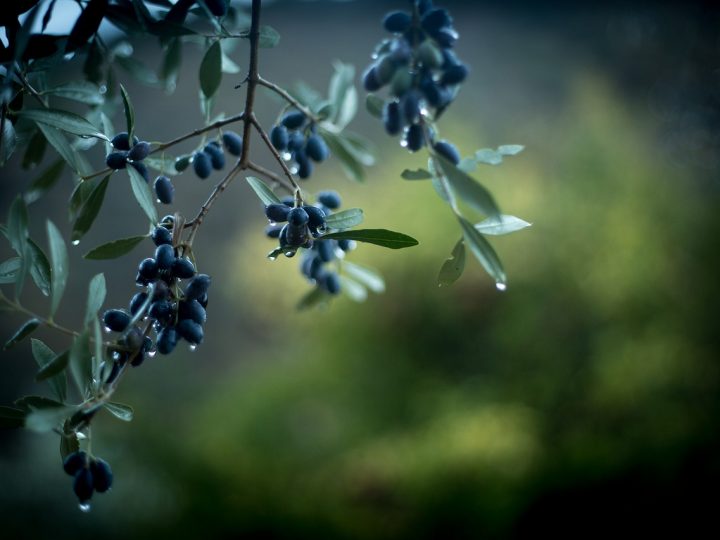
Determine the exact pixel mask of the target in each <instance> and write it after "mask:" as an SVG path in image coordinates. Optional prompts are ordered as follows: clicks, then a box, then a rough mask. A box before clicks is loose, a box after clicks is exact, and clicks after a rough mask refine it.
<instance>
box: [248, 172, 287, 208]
mask: <svg viewBox="0 0 720 540" xmlns="http://www.w3.org/2000/svg"><path fill="white" fill-rule="evenodd" d="M245 180H247V183H248V184H250V187H251V188H253V191H254V192H255V194H256V195H257V196H258V197H259V198H260V200H261V201H262V202H263V204H265V205H268V204H282V203H281V202H280V199H278V197H277V195H275V193H273V191H272V189H270V187H269V186H268V185H267V184H266V183H265V182H263V181H262V180H260V179H259V178H256V177H254V176H248V177H246V178H245Z"/></svg>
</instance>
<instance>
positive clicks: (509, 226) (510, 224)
mask: <svg viewBox="0 0 720 540" xmlns="http://www.w3.org/2000/svg"><path fill="white" fill-rule="evenodd" d="M530 226H532V223H528V222H527V221H525V220H522V219H520V218H519V217H515V216H510V215H505V214H503V215H500V216H498V217H496V218H487V219H485V220H483V221H481V222H480V223H476V224H475V229H477V231H478V232H480V233H482V234H491V235H495V236H498V235H501V234H510V233H512V232H515V231H519V230H521V229H524V228H526V227H530Z"/></svg>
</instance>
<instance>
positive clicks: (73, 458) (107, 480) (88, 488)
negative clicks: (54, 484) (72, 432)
mask: <svg viewBox="0 0 720 540" xmlns="http://www.w3.org/2000/svg"><path fill="white" fill-rule="evenodd" d="M63 468H64V469H65V472H66V473H68V474H69V475H70V476H73V477H74V478H75V479H74V480H73V491H75V495H77V498H78V499H79V501H80V505H81V508H83V509H89V508H90V507H89V505H88V501H89V500H90V499H91V498H92V495H93V493H94V492H95V491H97V492H98V493H104V492H106V491H107V490H108V489H110V487H112V482H113V474H112V470H111V469H110V465H108V463H107V461H105V460H102V459H100V458H96V457H91V456H89V455H88V454H87V453H86V452H83V451H82V450H78V451H76V452H73V453H71V454H68V456H67V457H66V458H65V461H63Z"/></svg>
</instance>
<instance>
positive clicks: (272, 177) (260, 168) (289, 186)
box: [247, 161, 295, 193]
mask: <svg viewBox="0 0 720 540" xmlns="http://www.w3.org/2000/svg"><path fill="white" fill-rule="evenodd" d="M247 168H248V169H250V170H251V171H255V172H256V173H258V174H262V175H263V176H265V177H267V178H269V179H270V180H272V181H273V182H274V183H275V184H277V185H279V186H281V187H283V188H285V189H286V190H288V191H289V192H290V193H295V188H294V187H293V185H292V184H290V183H289V182H288V181H287V180H285V179H284V178H283V177H282V176H279V175H277V174H275V173H274V172H272V171H271V170H270V169H266V168H265V167H263V166H261V165H258V164H257V163H255V162H254V161H251V162H249V163H248V165H247Z"/></svg>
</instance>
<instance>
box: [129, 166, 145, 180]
mask: <svg viewBox="0 0 720 540" xmlns="http://www.w3.org/2000/svg"><path fill="white" fill-rule="evenodd" d="M129 163H130V166H131V167H132V168H133V169H135V170H136V171H137V172H139V173H140V176H142V177H143V178H144V179H145V181H146V182H150V171H149V170H148V168H147V167H146V166H145V164H144V163H140V162H139V161H132V162H129Z"/></svg>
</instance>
